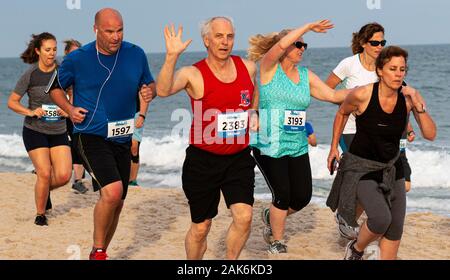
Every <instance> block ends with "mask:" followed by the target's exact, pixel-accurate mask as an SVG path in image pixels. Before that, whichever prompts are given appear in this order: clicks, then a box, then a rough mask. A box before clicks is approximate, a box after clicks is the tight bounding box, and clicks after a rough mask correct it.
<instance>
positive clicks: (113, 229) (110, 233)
mask: <svg viewBox="0 0 450 280" xmlns="http://www.w3.org/2000/svg"><path fill="white" fill-rule="evenodd" d="M123 203H124V201H123V200H122V201H121V203H120V204H119V206H118V207H117V208H116V211H115V213H114V218H113V221H112V223H111V225H110V227H109V229H108V231H107V233H106V240H105V250H106V249H107V248H108V246H109V243H111V240H112V238H113V236H114V233H115V232H116V229H117V225H118V224H119V217H120V213H121V212H122V208H123Z"/></svg>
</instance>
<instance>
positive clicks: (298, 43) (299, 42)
mask: <svg viewBox="0 0 450 280" xmlns="http://www.w3.org/2000/svg"><path fill="white" fill-rule="evenodd" d="M294 46H295V47H296V48H297V49H301V48H302V47H305V51H306V49H307V48H308V44H307V43H303V42H301V41H297V42H294Z"/></svg>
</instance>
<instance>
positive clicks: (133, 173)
mask: <svg viewBox="0 0 450 280" xmlns="http://www.w3.org/2000/svg"><path fill="white" fill-rule="evenodd" d="M138 154H139V142H138V141H136V140H134V139H133V140H132V141H131V155H132V156H137V155H138ZM138 172H139V162H137V163H135V162H133V161H131V168H130V182H131V181H135V180H136V179H137V175H138Z"/></svg>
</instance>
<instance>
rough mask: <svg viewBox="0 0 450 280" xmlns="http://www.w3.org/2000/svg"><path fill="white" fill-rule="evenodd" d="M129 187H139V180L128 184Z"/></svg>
mask: <svg viewBox="0 0 450 280" xmlns="http://www.w3.org/2000/svg"><path fill="white" fill-rule="evenodd" d="M128 186H131V187H139V184H138V182H137V180H132V181H130V182H129V183H128Z"/></svg>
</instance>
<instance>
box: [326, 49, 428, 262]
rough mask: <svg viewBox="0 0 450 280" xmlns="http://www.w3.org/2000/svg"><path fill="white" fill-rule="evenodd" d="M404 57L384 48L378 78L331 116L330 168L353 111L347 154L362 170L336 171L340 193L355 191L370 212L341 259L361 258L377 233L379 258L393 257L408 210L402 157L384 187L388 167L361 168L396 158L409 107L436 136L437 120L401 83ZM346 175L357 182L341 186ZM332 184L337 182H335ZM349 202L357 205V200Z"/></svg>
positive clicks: (424, 132)
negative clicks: (357, 174)
mask: <svg viewBox="0 0 450 280" xmlns="http://www.w3.org/2000/svg"><path fill="white" fill-rule="evenodd" d="M407 58H408V53H407V52H406V51H405V50H403V49H401V48H399V47H395V46H390V47H388V48H385V49H384V50H383V51H382V52H381V53H380V55H379V57H378V58H377V61H376V71H377V75H378V76H379V78H380V82H378V83H375V84H369V85H367V86H364V87H359V88H356V89H355V90H353V91H352V92H351V93H349V94H348V96H347V97H346V99H345V101H344V103H343V104H342V105H341V106H340V108H339V110H338V112H337V114H336V117H335V120H334V125H333V139H332V143H331V149H330V153H329V156H328V168H329V169H330V170H331V162H332V160H333V159H339V151H338V142H339V138H340V136H341V134H342V130H343V128H344V125H345V123H346V121H347V118H348V116H349V115H350V114H352V113H353V114H355V115H356V127H357V129H356V130H357V132H356V135H355V138H354V140H353V142H352V145H351V147H350V150H349V153H348V155H347V156H345V157H346V158H347V157H352V159H356V161H360V162H361V165H360V167H359V168H360V170H359V171H358V172H360V174H364V175H362V177H361V175H360V176H359V177H356V176H355V174H356V173H355V172H353V173H352V172H351V170H349V169H346V167H345V166H344V163H345V162H344V161H343V162H342V165H341V166H340V167H339V170H338V176H337V177H339V176H340V178H339V179H340V181H339V183H341V182H344V183H342V184H341V185H340V188H339V194H344V193H345V194H347V196H349V195H348V190H352V191H354V193H353V194H354V196H352V197H351V199H357V200H358V202H359V203H361V204H362V206H363V207H364V209H365V211H366V214H367V216H368V219H367V221H365V222H364V224H363V225H362V226H361V229H360V232H359V235H358V238H357V239H356V240H352V241H350V242H349V244H348V245H347V248H346V253H345V259H362V254H363V252H364V249H365V248H366V247H367V246H368V245H369V243H371V242H373V241H375V240H377V239H379V238H381V239H380V250H381V251H380V257H381V259H396V258H397V252H398V248H399V246H400V240H401V235H402V232H403V223H404V217H405V209H406V196H405V189H404V183H403V184H402V182H403V178H404V175H403V168H402V165H401V162H400V160H398V161H396V163H395V167H396V171H397V172H396V173H395V183H394V184H391V186H387V188H386V185H384V183H385V182H388V180H385V181H383V180H384V179H386V177H385V178H383V174H386V173H383V172H384V171H386V169H387V168H388V167H384V169H379V170H378V171H375V172H370V171H367V172H365V171H364V170H366V169H364V168H366V167H365V166H370V164H372V165H374V164H375V165H377V163H380V164H379V166H387V165H386V164H387V163H389V162H390V161H391V162H392V163H393V162H394V161H393V160H395V158H396V157H398V154H399V148H400V147H399V143H400V138H401V136H402V132H403V131H404V130H405V127H406V124H407V120H408V115H409V113H410V112H411V111H412V112H413V114H414V118H415V119H416V121H417V124H418V125H419V127H420V130H421V132H422V136H423V137H424V138H425V139H427V140H431V141H432V140H434V138H435V137H436V125H435V123H434V121H433V120H432V118H431V117H430V115H429V114H428V112H427V111H426V106H425V102H424V100H423V98H422V96H421V95H420V93H419V92H418V91H417V90H416V89H414V88H412V87H408V86H405V87H402V83H403V79H404V77H405V75H406V69H407ZM392 163H390V164H392ZM363 166H364V167H363ZM389 168H391V167H389ZM361 169H362V170H361ZM371 170H373V169H371ZM349 176H355V177H353V178H356V182H357V183H356V186H355V184H353V185H352V186H349V185H345V183H347V182H349V181H351V180H346V179H349ZM392 177H393V176H392ZM392 181H393V180H392ZM335 183H336V182H335ZM334 187H335V184H333V188H334ZM372 190H374V191H372ZM381 190H382V191H381ZM386 190H388V191H392V194H393V196H395V199H391V196H390V194H388V195H387V194H386V193H383V191H386ZM331 192H333V189H332V191H331ZM331 192H330V197H331ZM369 194H370V195H369ZM393 196H392V197H393ZM330 197H329V199H330ZM346 199H347V200H348V197H339V203H344V202H343V201H345V200H346ZM327 204H328V202H327ZM352 205H356V201H354V204H352ZM330 207H331V206H330ZM339 210H341V208H339ZM339 213H341V211H339Z"/></svg>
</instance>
